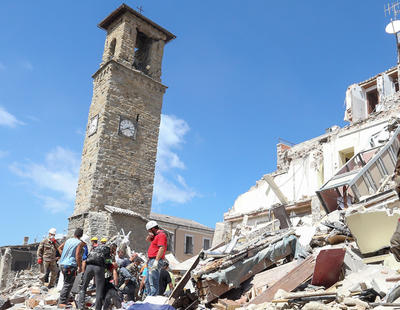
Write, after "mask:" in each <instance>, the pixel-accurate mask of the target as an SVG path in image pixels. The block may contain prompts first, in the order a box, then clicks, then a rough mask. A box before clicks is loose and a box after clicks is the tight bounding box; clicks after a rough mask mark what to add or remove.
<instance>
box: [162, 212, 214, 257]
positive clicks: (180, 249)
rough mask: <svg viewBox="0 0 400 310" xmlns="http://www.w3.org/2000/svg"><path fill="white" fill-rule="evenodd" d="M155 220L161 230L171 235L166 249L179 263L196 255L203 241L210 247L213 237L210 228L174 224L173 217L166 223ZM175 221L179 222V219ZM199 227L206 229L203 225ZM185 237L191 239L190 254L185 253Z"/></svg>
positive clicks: (212, 231)
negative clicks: (191, 247) (206, 240)
mask: <svg viewBox="0 0 400 310" xmlns="http://www.w3.org/2000/svg"><path fill="white" fill-rule="evenodd" d="M155 220H156V221H157V223H158V224H159V226H160V228H161V229H164V230H166V231H167V232H168V233H169V234H170V235H171V238H170V240H169V246H168V248H169V249H170V252H172V253H173V254H174V256H175V257H176V259H178V260H179V261H180V262H183V261H185V260H187V259H189V258H191V257H193V256H195V255H197V254H198V253H199V252H200V251H201V250H202V249H203V245H204V239H208V240H209V246H210V247H211V244H212V240H213V236H214V230H213V229H211V228H199V227H190V226H187V225H182V224H181V223H177V222H176V221H175V222H174V221H173V217H170V220H169V221H168V222H163V221H161V220H160V219H159V218H157V219H155ZM177 221H179V219H178V220H177ZM200 225H201V224H200ZM201 226H203V227H206V226H204V225H201ZM186 236H190V237H192V241H193V250H192V251H191V253H185V244H186V243H185V240H186Z"/></svg>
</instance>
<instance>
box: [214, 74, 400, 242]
mask: <svg viewBox="0 0 400 310" xmlns="http://www.w3.org/2000/svg"><path fill="white" fill-rule="evenodd" d="M397 76H398V69H397V67H394V68H391V69H389V70H387V71H386V72H383V73H381V74H378V75H377V76H374V77H372V78H370V79H368V80H366V81H364V82H361V83H357V84H353V85H350V86H349V87H348V89H347V91H346V100H345V102H346V108H345V118H344V119H345V120H346V121H348V122H349V125H347V126H345V127H343V128H340V127H339V126H332V127H330V128H328V129H327V130H326V133H325V134H323V135H321V136H318V137H316V138H313V139H311V140H308V141H304V142H302V143H299V144H296V145H289V144H287V143H284V142H280V143H278V145H277V170H276V171H275V172H273V173H269V174H266V175H264V176H263V177H262V178H261V179H260V180H258V181H257V182H256V185H255V186H253V187H252V188H250V190H249V191H248V192H246V193H244V194H242V195H240V196H239V197H238V198H237V199H236V201H235V203H234V205H233V207H232V208H231V209H230V210H229V211H228V212H226V213H225V214H224V222H223V223H217V225H216V235H215V237H216V238H215V241H214V243H215V244H216V243H218V242H219V241H220V240H222V239H223V238H224V235H226V234H228V235H229V234H231V232H232V230H233V229H234V228H235V227H236V226H237V225H239V224H240V223H242V222H243V220H245V221H246V223H247V225H257V224H261V223H269V222H271V221H272V220H274V219H277V218H279V217H280V215H279V209H280V210H282V208H281V207H282V206H284V209H285V210H286V213H287V214H288V215H289V216H290V217H292V218H293V217H298V216H300V217H301V216H302V215H305V214H310V213H312V214H313V217H314V220H318V218H319V217H320V214H321V213H322V214H324V213H325V212H331V211H333V210H335V209H337V208H338V207H339V208H342V207H344V206H345V204H351V203H356V202H358V201H360V200H362V197H363V196H365V195H366V194H372V193H375V192H378V191H382V190H383V188H384V186H385V184H382V183H384V182H387V181H388V180H389V177H390V176H391V175H392V174H393V172H394V166H395V163H396V160H397V152H398V149H399V145H398V139H396V138H393V139H394V140H393V141H392V142H391V143H390V145H389V146H388V147H387V149H386V151H385V150H382V148H384V146H385V145H386V144H387V143H388V142H389V141H390V138H391V137H393V135H394V129H395V128H396V126H397V123H398V119H399V117H400V114H399V111H400V93H399V92H398V90H399V86H398V77H397ZM396 134H397V133H396ZM378 157H379V158H378ZM370 160H372V162H370ZM346 164H347V166H346ZM371 165H372V167H371ZM365 166H368V167H367V168H365V169H364V170H363V168H364V167H365ZM362 170H363V171H362ZM365 170H369V171H366V172H365ZM374 176H375V177H374ZM355 179H357V180H355ZM373 179H375V180H373ZM350 183H351V184H350ZM354 184H355V185H354ZM349 185H353V186H350V187H349ZM281 213H282V212H281Z"/></svg>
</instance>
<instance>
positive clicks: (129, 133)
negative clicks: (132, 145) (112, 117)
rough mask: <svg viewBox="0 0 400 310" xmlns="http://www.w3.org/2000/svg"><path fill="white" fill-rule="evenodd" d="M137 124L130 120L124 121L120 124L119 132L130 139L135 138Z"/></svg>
mask: <svg viewBox="0 0 400 310" xmlns="http://www.w3.org/2000/svg"><path fill="white" fill-rule="evenodd" d="M135 131H136V128H135V124H134V123H133V122H132V121H131V120H129V119H122V120H121V122H120V123H119V132H120V133H121V134H122V135H124V136H126V137H128V138H134V137H135Z"/></svg>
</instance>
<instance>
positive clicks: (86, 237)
mask: <svg viewBox="0 0 400 310" xmlns="http://www.w3.org/2000/svg"><path fill="white" fill-rule="evenodd" d="M81 241H82V242H85V243H86V244H90V238H89V236H88V235H83V236H82V237H81Z"/></svg>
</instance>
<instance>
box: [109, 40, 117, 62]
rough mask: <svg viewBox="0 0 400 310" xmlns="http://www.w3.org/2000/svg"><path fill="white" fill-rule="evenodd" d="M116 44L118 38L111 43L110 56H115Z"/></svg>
mask: <svg viewBox="0 0 400 310" xmlns="http://www.w3.org/2000/svg"><path fill="white" fill-rule="evenodd" d="M116 44H117V40H116V39H115V38H114V39H113V40H112V41H111V43H110V58H113V57H114V54H115V46H116Z"/></svg>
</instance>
